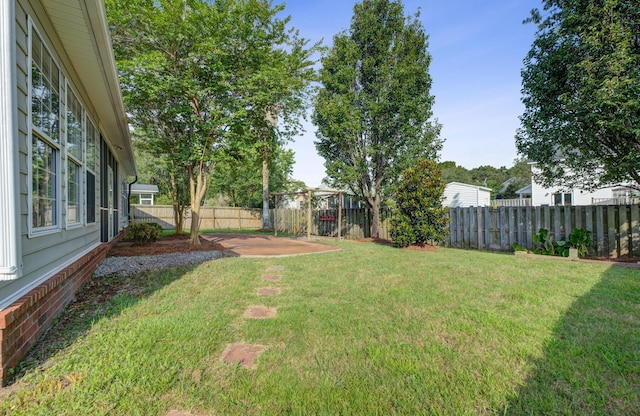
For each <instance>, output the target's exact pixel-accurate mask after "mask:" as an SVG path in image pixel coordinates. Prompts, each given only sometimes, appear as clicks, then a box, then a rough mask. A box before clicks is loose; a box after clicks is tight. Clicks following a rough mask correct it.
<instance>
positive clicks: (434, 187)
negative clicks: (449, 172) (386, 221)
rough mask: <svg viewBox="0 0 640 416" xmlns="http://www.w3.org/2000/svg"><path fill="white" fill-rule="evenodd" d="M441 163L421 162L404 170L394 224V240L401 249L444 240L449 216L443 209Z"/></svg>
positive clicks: (422, 160)
mask: <svg viewBox="0 0 640 416" xmlns="http://www.w3.org/2000/svg"><path fill="white" fill-rule="evenodd" d="M440 175H441V174H440V168H439V166H438V164H437V163H436V162H434V161H432V160H427V159H420V160H418V163H417V164H416V166H415V167H413V168H409V169H407V170H405V171H404V172H403V174H402V180H401V182H400V186H398V190H397V193H396V205H397V213H396V216H395V217H394V218H393V219H392V221H391V237H392V239H393V242H394V244H395V245H396V246H398V247H405V246H408V245H411V244H425V243H428V242H430V241H444V239H445V238H446V237H447V235H448V228H447V226H448V225H449V217H448V215H447V208H446V207H443V206H442V201H443V200H444V188H445V185H444V183H443V182H442V178H441V176H440Z"/></svg>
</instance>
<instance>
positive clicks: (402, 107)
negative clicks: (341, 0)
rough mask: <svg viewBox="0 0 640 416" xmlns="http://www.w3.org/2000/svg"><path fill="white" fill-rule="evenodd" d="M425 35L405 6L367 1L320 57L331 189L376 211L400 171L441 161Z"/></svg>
mask: <svg viewBox="0 0 640 416" xmlns="http://www.w3.org/2000/svg"><path fill="white" fill-rule="evenodd" d="M427 45H428V42H427V35H426V34H425V33H424V29H423V27H422V25H421V23H420V21H419V20H418V15H415V16H413V17H409V18H406V17H405V16H404V9H403V6H402V3H401V2H400V1H389V0H363V1H362V2H361V3H357V4H356V5H355V6H354V15H353V18H352V20H351V26H350V28H349V30H348V31H345V32H342V33H339V34H337V35H336V36H335V37H334V38H333V47H332V48H331V49H330V50H329V52H328V53H327V54H326V55H325V56H324V57H323V58H322V69H321V70H320V82H321V84H322V85H321V87H320V89H319V91H318V94H317V96H316V99H315V106H314V112H313V122H314V124H315V125H316V126H317V127H318V131H317V133H316V136H317V138H318V141H316V148H317V150H318V153H319V154H320V155H321V156H322V157H323V158H324V159H325V169H326V172H327V182H328V184H329V185H330V186H332V187H336V188H341V189H348V190H350V191H352V192H353V193H354V194H355V195H357V196H358V197H359V198H360V199H362V200H364V201H366V202H367V203H368V205H369V206H370V207H371V208H372V209H373V211H374V218H373V223H372V229H373V235H374V236H375V235H377V230H378V227H379V221H378V220H379V218H378V216H377V213H378V209H379V208H380V206H381V205H382V204H383V202H384V200H385V199H386V198H387V197H388V196H389V195H390V194H392V192H393V189H394V187H395V186H396V185H397V181H398V178H399V177H400V173H401V172H402V171H403V170H405V169H407V168H408V167H410V166H413V165H414V164H415V162H416V160H418V159H419V158H428V159H436V158H437V154H438V152H439V150H440V149H441V147H442V141H441V140H439V139H438V135H439V133H440V125H439V124H437V123H435V122H432V121H430V118H431V116H432V106H433V102H434V98H433V96H432V95H431V94H430V89H431V77H430V75H429V64H430V62H431V56H430V55H429V53H428V52H427Z"/></svg>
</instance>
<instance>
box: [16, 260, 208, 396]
mask: <svg viewBox="0 0 640 416" xmlns="http://www.w3.org/2000/svg"><path fill="white" fill-rule="evenodd" d="M198 266H199V265H197V264H196V265H189V266H183V267H176V268H171V269H167V270H166V271H161V272H159V271H154V272H144V273H139V274H135V275H130V276H119V275H111V276H104V277H98V278H97V277H91V278H90V279H89V280H87V281H86V282H85V284H84V285H83V286H82V288H81V289H80V290H79V291H78V293H76V296H75V298H74V300H73V301H72V302H71V303H70V304H69V305H67V307H66V308H65V309H64V310H63V311H62V313H61V314H60V315H59V316H58V317H57V318H56V319H55V320H54V322H53V324H52V325H51V326H50V327H49V328H48V329H47V331H46V332H45V333H44V334H43V335H42V336H41V337H40V338H39V339H38V342H37V343H36V344H35V345H34V346H33V347H32V348H31V349H30V350H29V352H27V354H26V355H25V356H24V358H23V359H22V361H20V363H18V365H17V366H16V367H15V369H14V374H13V377H12V378H11V380H9V382H8V384H7V385H8V386H11V385H12V384H14V383H16V382H19V381H20V379H21V378H22V377H23V376H24V375H25V374H26V373H27V372H29V371H34V370H35V369H37V368H38V367H40V366H42V365H43V364H44V365H45V367H46V366H48V365H50V364H46V363H47V362H48V361H49V360H50V359H51V357H53V356H54V355H55V354H56V353H58V352H59V351H61V350H63V349H65V348H67V347H68V346H70V345H72V344H73V343H74V342H76V341H77V340H78V339H80V338H82V337H83V336H84V335H85V334H86V333H87V331H89V330H90V329H91V327H92V326H93V325H95V324H96V323H98V322H99V321H101V320H103V319H109V318H112V317H115V316H117V315H119V314H121V313H122V312H123V311H125V310H126V309H127V308H130V307H132V306H133V305H135V304H136V303H138V302H139V301H140V300H142V299H144V298H147V297H149V296H151V295H152V294H153V293H154V292H155V291H157V290H160V289H162V288H163V287H165V286H167V285H169V284H171V283H173V282H174V281H176V280H178V279H180V278H182V277H183V276H184V275H186V274H188V273H189V272H191V271H192V270H194V269H195V268H196V267H198ZM9 390H10V389H9Z"/></svg>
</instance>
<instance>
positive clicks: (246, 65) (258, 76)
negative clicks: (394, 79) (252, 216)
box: [106, 0, 313, 244]
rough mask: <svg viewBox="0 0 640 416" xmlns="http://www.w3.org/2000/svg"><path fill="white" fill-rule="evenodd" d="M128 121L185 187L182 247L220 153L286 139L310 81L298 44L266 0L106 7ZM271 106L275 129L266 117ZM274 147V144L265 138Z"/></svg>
mask: <svg viewBox="0 0 640 416" xmlns="http://www.w3.org/2000/svg"><path fill="white" fill-rule="evenodd" d="M106 5H107V12H108V17H109V21H110V24H111V27H112V35H113V40H114V50H115V52H116V58H117V62H118V66H119V70H120V76H121V84H122V86H123V95H124V98H125V104H126V105H127V110H128V112H129V114H130V116H131V122H132V124H134V126H135V127H136V128H139V129H142V130H143V131H145V132H146V133H147V134H146V136H147V137H149V138H150V139H152V140H154V141H153V143H148V147H149V148H150V149H153V151H155V153H156V154H157V155H158V156H163V157H166V158H168V159H169V160H171V161H172V162H173V164H174V166H175V167H176V168H182V169H184V171H185V172H186V176H187V177H188V180H189V185H188V186H189V195H190V206H191V241H192V242H193V243H194V244H198V243H199V238H198V229H199V222H200V221H199V210H200V205H201V202H202V200H203V198H204V196H205V193H206V188H207V183H208V179H209V176H210V174H211V172H212V170H213V169H214V168H215V164H216V161H217V159H218V157H219V155H220V152H221V150H223V149H224V148H226V147H227V146H228V145H229V144H230V143H237V142H243V143H246V144H247V145H249V146H253V145H254V144H255V143H257V142H264V141H265V140H267V139H266V137H267V134H265V133H264V132H265V131H266V132H268V137H270V138H271V137H274V138H275V137H277V138H279V139H280V141H286V140H288V139H289V138H291V137H292V136H293V135H294V134H295V133H297V131H298V130H299V123H298V121H297V117H298V116H299V115H300V114H301V113H302V112H303V111H304V107H305V105H306V99H305V97H306V95H307V94H308V84H309V81H310V79H311V77H312V75H313V71H312V64H313V63H312V62H311V61H310V60H309V56H310V55H311V54H312V53H313V51H312V50H310V49H308V48H306V44H307V41H306V40H304V39H302V38H300V37H299V35H298V33H297V32H296V31H292V30H290V28H288V22H289V18H281V17H280V15H281V13H282V11H283V8H284V6H283V5H277V6H272V3H271V2H270V1H268V0H216V1H207V0H155V1H150V0H107V1H106ZM272 108H278V110H279V113H280V114H281V117H280V120H281V123H280V124H279V126H278V129H277V130H275V131H274V129H272V128H270V126H269V123H268V121H267V120H266V118H265V114H266V113H267V111H268V109H272ZM274 140H275V139H274Z"/></svg>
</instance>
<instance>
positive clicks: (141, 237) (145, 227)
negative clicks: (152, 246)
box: [126, 222, 162, 244]
mask: <svg viewBox="0 0 640 416" xmlns="http://www.w3.org/2000/svg"><path fill="white" fill-rule="evenodd" d="M161 235H162V227H161V226H160V225H159V224H157V223H144V222H143V223H139V224H132V225H130V226H129V227H127V232H126V236H127V239H128V240H131V241H133V243H134V244H148V243H152V242H154V241H158V240H159V239H160V236H161Z"/></svg>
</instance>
